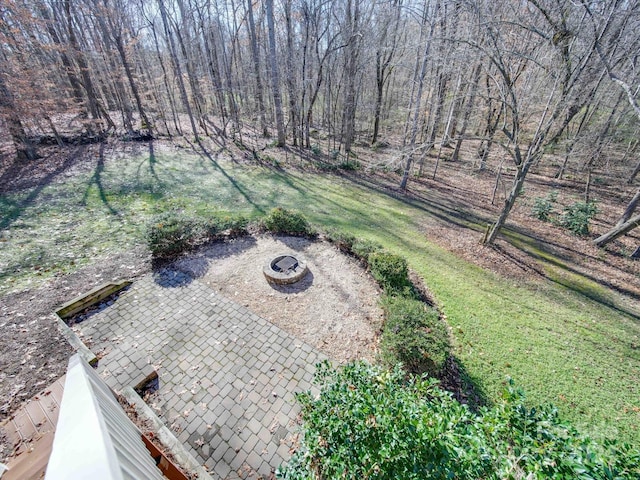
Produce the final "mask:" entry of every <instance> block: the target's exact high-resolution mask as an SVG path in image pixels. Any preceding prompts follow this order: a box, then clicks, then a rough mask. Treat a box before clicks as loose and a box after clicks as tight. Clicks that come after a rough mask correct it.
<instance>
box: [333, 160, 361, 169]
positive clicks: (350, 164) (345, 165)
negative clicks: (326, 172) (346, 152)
mask: <svg viewBox="0 0 640 480" xmlns="http://www.w3.org/2000/svg"><path fill="white" fill-rule="evenodd" d="M338 168H339V169H340V170H350V171H355V170H359V169H360V165H359V164H358V163H357V162H355V161H353V160H346V161H344V162H340V163H339V164H338Z"/></svg>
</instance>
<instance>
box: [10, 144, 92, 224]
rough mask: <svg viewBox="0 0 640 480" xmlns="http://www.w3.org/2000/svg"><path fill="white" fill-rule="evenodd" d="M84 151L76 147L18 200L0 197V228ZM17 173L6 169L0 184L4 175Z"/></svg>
mask: <svg viewBox="0 0 640 480" xmlns="http://www.w3.org/2000/svg"><path fill="white" fill-rule="evenodd" d="M82 153H84V148H83V147H78V148H77V149H76V150H75V151H74V152H73V153H72V154H71V155H69V156H68V157H66V159H65V161H64V162H62V163H61V164H60V165H59V166H58V167H57V168H56V169H55V170H53V171H51V173H49V174H48V175H47V176H45V177H44V178H43V179H42V180H40V181H39V183H38V184H37V186H36V187H35V188H34V189H33V190H31V192H30V193H29V194H28V195H27V196H26V197H25V198H24V199H23V200H19V201H11V200H8V199H2V203H3V204H0V207H2V210H1V212H2V213H1V215H2V216H1V217H0V230H4V229H6V228H9V226H11V224H12V223H13V222H15V221H16V220H17V219H18V218H19V217H20V216H21V215H22V213H23V212H24V210H25V209H26V208H27V207H28V206H29V205H31V204H32V203H33V201H34V200H35V199H36V198H37V197H38V195H40V193H41V192H42V190H44V189H45V187H47V186H48V185H49V184H50V183H51V182H52V181H53V180H54V179H55V178H56V177H57V176H58V175H59V174H61V173H63V172H65V171H67V169H69V168H70V167H71V166H73V165H74V164H75V163H77V160H78V157H79V156H81V155H82ZM26 165H27V163H25V165H23V167H21V168H26ZM17 174H18V173H16V172H14V171H13V170H12V169H9V170H7V172H5V174H4V175H3V176H2V178H0V185H1V184H2V183H3V182H4V181H6V178H5V176H11V175H17Z"/></svg>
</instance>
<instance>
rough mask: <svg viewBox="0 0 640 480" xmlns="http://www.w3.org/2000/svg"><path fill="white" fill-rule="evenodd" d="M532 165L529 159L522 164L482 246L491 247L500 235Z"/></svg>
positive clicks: (531, 160)
mask: <svg viewBox="0 0 640 480" xmlns="http://www.w3.org/2000/svg"><path fill="white" fill-rule="evenodd" d="M533 163H534V162H533V159H532V158H531V157H529V158H528V159H527V160H525V162H524V163H523V165H522V168H520V169H518V172H517V173H516V178H515V179H514V181H513V185H512V187H511V191H510V192H509V195H508V196H507V198H506V199H505V201H504V206H503V207H502V212H500V216H499V217H498V219H497V220H496V222H495V223H494V224H493V226H492V227H491V228H490V229H489V232H488V234H487V236H486V237H485V239H484V240H483V243H484V244H486V245H492V244H493V242H494V241H495V239H496V238H497V237H498V233H500V230H502V227H504V224H505V222H506V221H507V218H508V217H509V214H510V213H511V210H512V209H513V206H514V205H515V203H516V200H517V199H518V196H520V193H521V192H522V187H523V185H524V181H525V179H526V178H527V173H528V172H529V169H530V168H531V165H533Z"/></svg>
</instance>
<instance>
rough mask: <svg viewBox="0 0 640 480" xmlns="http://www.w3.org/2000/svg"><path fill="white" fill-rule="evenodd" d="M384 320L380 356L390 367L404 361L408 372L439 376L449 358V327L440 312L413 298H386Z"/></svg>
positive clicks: (383, 305)
mask: <svg viewBox="0 0 640 480" xmlns="http://www.w3.org/2000/svg"><path fill="white" fill-rule="evenodd" d="M381 303H382V308H383V309H384V313H385V323H384V329H383V332H382V338H381V340H380V359H381V360H382V362H383V363H384V364H386V365H388V366H393V365H396V364H397V363H402V365H403V366H404V368H405V370H406V371H407V372H409V373H413V374H417V375H422V374H427V375H429V376H431V377H439V376H440V374H441V373H442V371H443V369H444V365H445V362H446V360H447V358H448V357H449V353H450V346H449V337H448V333H447V329H446V326H445V324H444V323H443V321H442V320H440V316H439V314H438V311H437V310H436V309H435V308H432V307H429V306H427V305H426V304H425V303H424V302H421V301H420V300H417V299H414V298H407V297H401V296H389V295H386V296H384V297H383V299H382V301H381Z"/></svg>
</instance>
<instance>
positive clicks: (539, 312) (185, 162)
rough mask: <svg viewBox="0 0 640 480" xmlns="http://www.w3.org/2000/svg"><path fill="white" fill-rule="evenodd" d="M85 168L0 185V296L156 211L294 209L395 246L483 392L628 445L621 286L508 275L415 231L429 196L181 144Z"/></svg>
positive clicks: (121, 239) (564, 276)
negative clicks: (407, 197) (15, 189)
mask: <svg viewBox="0 0 640 480" xmlns="http://www.w3.org/2000/svg"><path fill="white" fill-rule="evenodd" d="M97 165H98V166H97V167H96V169H95V170H94V171H92V172H88V173H80V174H78V175H75V176H72V177H68V178H66V179H65V180H64V181H61V182H59V183H51V184H49V185H47V186H45V187H43V188H37V189H31V190H29V191H22V192H20V193H16V194H10V195H5V196H2V197H0V226H1V230H0V232H2V234H3V236H2V237H0V240H1V243H0V245H1V246H2V248H1V249H0V295H6V294H7V293H8V292H10V291H15V290H21V289H24V288H27V287H29V286H36V285H39V284H42V283H43V282H45V281H46V280H47V278H49V277H50V276H52V275H55V274H60V273H65V272H71V271H74V270H76V269H78V268H79V267H81V266H82V265H86V264H89V263H91V262H95V261H97V260H105V259H108V258H109V257H110V255H112V254H113V253H116V252H119V251H122V250H125V249H128V248H132V247H134V246H137V245H141V244H144V242H145V239H144V227H145V224H146V222H147V220H148V219H149V218H150V217H152V216H153V215H154V214H157V213H159V212H163V211H165V210H168V209H181V210H184V211H185V212H186V213H190V214H202V213H205V212H210V211H220V212H240V213H243V214H245V215H247V216H249V217H257V216H260V215H261V214H263V213H265V212H266V211H268V210H269V209H270V208H272V207H275V206H282V207H287V208H293V209H297V210H300V211H302V212H303V213H304V214H305V215H306V216H307V218H308V219H309V220H310V221H311V222H313V223H314V224H316V225H317V226H319V227H321V228H322V227H337V228H340V229H343V230H345V231H347V232H349V233H352V234H355V235H357V236H360V237H363V238H368V239H372V240H376V241H378V242H380V243H382V244H383V245H384V246H385V247H387V248H388V249H389V250H391V251H393V252H395V253H399V254H401V255H403V256H405V257H406V258H407V260H408V262H409V264H410V266H411V268H413V269H414V270H415V271H416V272H417V273H418V274H419V275H420V276H422V277H423V278H424V280H425V283H426V284H427V285H428V286H429V288H430V289H431V290H432V291H433V292H434V294H435V295H436V297H437V299H438V301H439V302H440V306H441V308H442V309H443V311H444V313H445V314H446V316H447V320H448V322H449V324H450V326H451V327H452V331H453V334H454V337H455V352H456V356H457V358H458V359H459V361H460V363H461V365H462V367H463V369H464V371H465V372H466V374H467V375H468V378H469V379H470V380H471V381H472V382H473V383H474V384H476V386H477V388H478V391H479V392H481V394H483V395H484V396H485V398H486V399H488V401H491V399H494V398H496V397H497V396H498V395H499V394H500V391H501V389H502V387H503V383H504V381H505V379H506V378H507V377H511V378H513V379H514V380H515V382H516V384H517V385H520V386H522V387H523V388H524V389H525V391H526V392H527V397H528V398H529V400H530V401H531V402H532V403H548V402H551V403H554V404H556V405H557V406H558V408H559V410H560V412H561V414H562V415H563V416H564V417H566V418H569V419H570V420H572V421H573V422H574V423H575V424H576V425H577V426H579V427H580V428H582V429H583V430H585V431H587V432H589V433H591V434H593V435H594V436H596V437H599V436H602V435H606V436H611V437H620V438H622V439H626V440H629V441H631V442H633V443H634V444H636V445H638V444H640V429H639V427H638V425H640V381H639V380H640V318H639V317H638V314H637V313H635V312H634V311H633V310H632V309H631V308H629V307H628V306H626V304H625V302H624V300H623V299H621V298H618V297H617V295H616V294H615V293H613V292H611V291H609V290H607V289H604V288H602V287H600V286H598V285H597V284H595V283H593V282H592V281H590V280H588V279H584V278H583V277H580V276H578V275H576V274H574V273H571V272H569V271H566V270H565V269H563V268H562V266H561V265H559V264H554V263H553V262H547V263H545V264H544V265H545V268H546V269H547V271H548V273H549V274H550V275H549V276H550V277H551V278H553V280H554V281H539V282H535V283H526V284H525V283H524V282H517V281H515V280H506V279H504V278H502V277H499V276H498V275H497V274H494V273H492V272H489V271H487V270H483V269H481V268H479V267H477V266H475V265H472V264H470V263H468V262H466V261H463V260H461V259H460V258H458V257H456V256H455V255H453V254H451V253H449V252H447V251H445V250H444V249H442V248H440V247H438V246H436V245H435V244H434V243H433V242H430V241H429V239H428V238H426V237H425V235H424V234H423V233H422V232H423V226H424V225H426V224H429V223H430V222H431V223H432V222H436V221H441V220H440V219H437V218H436V217H435V216H434V215H433V213H432V212H433V210H434V209H433V205H430V204H427V203H424V204H421V203H420V202H419V201H416V200H413V201H411V202H406V201H403V200H402V199H396V198H393V197H392V196H390V195H387V194H385V193H384V192H381V191H378V190H376V189H374V188H369V187H367V186H363V185H357V184H355V183H353V182H351V181H349V180H348V179H345V178H341V177H338V176H333V175H324V174H312V173H302V172H298V171H284V170H279V169H275V168H268V167H264V166H257V165H252V164H249V165H247V164H244V165H241V164H237V163H233V162H231V161H229V160H223V159H220V160H219V161H217V162H214V161H213V159H212V158H210V157H207V156H200V155H195V154H193V153H188V152H182V153H175V152H171V153H169V152H165V151H164V150H163V151H159V152H155V153H154V154H153V155H149V153H145V154H143V155H138V156H134V157H121V158H113V159H111V158H110V159H108V160H107V161H102V160H99V161H98V162H97Z"/></svg>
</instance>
